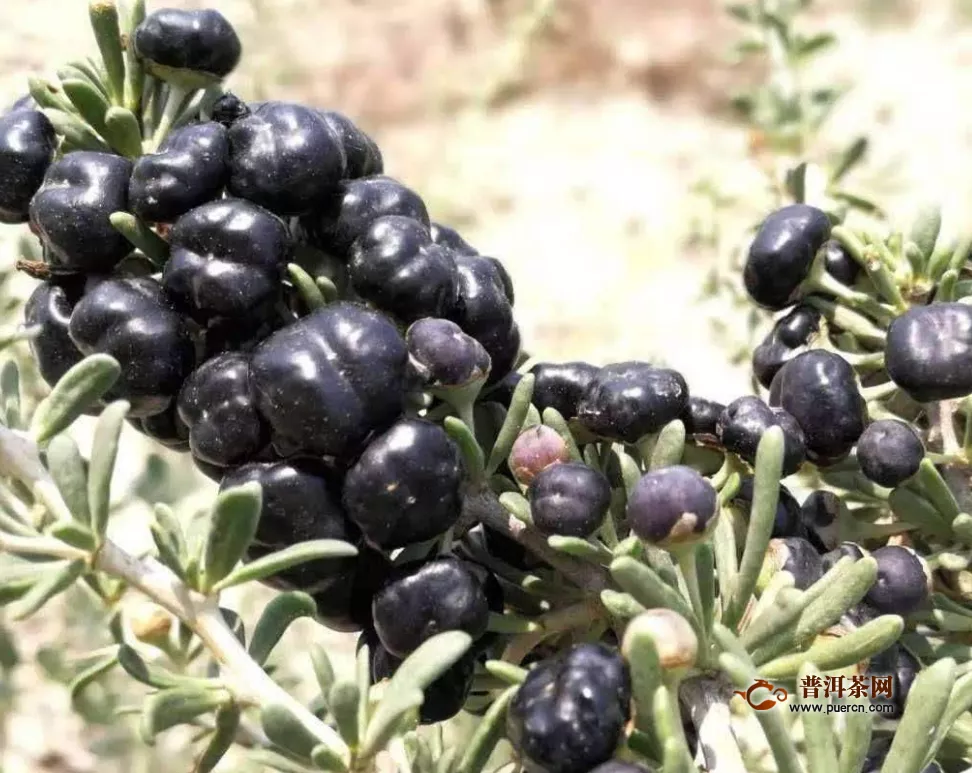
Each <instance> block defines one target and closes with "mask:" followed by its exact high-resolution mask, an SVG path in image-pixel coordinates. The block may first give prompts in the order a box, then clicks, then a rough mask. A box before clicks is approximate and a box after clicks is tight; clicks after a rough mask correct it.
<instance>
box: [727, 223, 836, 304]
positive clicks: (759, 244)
mask: <svg viewBox="0 0 972 773" xmlns="http://www.w3.org/2000/svg"><path fill="white" fill-rule="evenodd" d="M830 228H831V225H830V220H829V218H828V217H827V215H826V214H825V213H824V212H823V211H821V210H819V209H817V208H816V207H811V206H808V205H807V204H790V205H788V206H785V207H783V208H781V209H778V210H776V211H775V212H773V213H772V214H771V215H770V216H769V217H767V218H766V220H764V221H763V224H762V225H761V226H760V228H759V231H758V232H757V233H756V237H755V238H754V239H753V243H752V245H751V246H750V248H749V254H748V256H747V258H746V266H745V268H744V269H743V282H744V283H745V285H746V291H747V292H748V293H749V295H750V297H751V298H752V299H753V300H754V301H755V302H756V303H758V304H759V305H760V306H764V307H766V308H768V309H784V308H786V307H787V306H789V305H790V303H792V301H793V296H794V295H795V293H796V290H797V288H798V287H799V286H800V283H801V282H803V280H804V279H806V278H807V275H808V274H809V273H810V267H811V265H812V264H813V260H814V258H815V257H816V255H817V252H818V251H819V250H820V248H821V247H822V246H823V245H824V242H826V241H827V239H829V238H830Z"/></svg>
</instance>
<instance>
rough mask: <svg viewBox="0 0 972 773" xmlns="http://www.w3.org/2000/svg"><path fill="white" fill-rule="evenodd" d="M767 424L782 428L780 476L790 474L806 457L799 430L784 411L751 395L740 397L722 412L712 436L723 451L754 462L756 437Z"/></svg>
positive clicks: (792, 419) (803, 442)
mask: <svg viewBox="0 0 972 773" xmlns="http://www.w3.org/2000/svg"><path fill="white" fill-rule="evenodd" d="M770 427H779V428H780V429H781V430H783V476H784V477H786V476H787V475H792V474H793V473H795V472H796V471H797V470H799V469H800V465H801V464H803V462H804V460H805V459H806V456H807V449H806V443H805V441H804V437H803V430H802V429H801V428H800V425H799V424H797V422H796V419H794V418H793V417H792V416H791V415H790V414H788V413H787V412H786V411H784V410H782V409H780V408H770V407H769V406H768V405H767V404H766V403H764V402H763V401H762V400H760V399H759V398H758V397H755V396H747V397H740V398H739V399H737V400H733V401H732V402H731V403H729V405H728V406H727V407H726V409H725V410H724V411H723V412H722V415H721V416H720V417H719V422H718V425H717V427H716V436H717V437H718V438H719V441H720V442H721V443H722V445H723V446H724V447H725V448H726V450H727V451H732V452H733V453H735V454H738V455H739V456H740V457H742V458H743V459H745V460H746V461H747V462H749V463H750V464H754V463H755V462H756V449H757V448H758V447H759V441H760V440H761V439H762V437H763V433H765V432H766V431H767V430H768V429H770Z"/></svg>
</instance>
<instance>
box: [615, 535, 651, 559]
mask: <svg viewBox="0 0 972 773" xmlns="http://www.w3.org/2000/svg"><path fill="white" fill-rule="evenodd" d="M611 552H612V553H614V557H615V558H621V557H622V556H627V557H629V558H634V559H635V560H637V559H638V558H640V557H641V556H642V555H643V554H644V547H643V545H642V544H641V540H640V539H638V537H637V535H635V534H632V535H631V536H630V537H625V538H624V539H623V540H621V541H620V542H619V543H618V544H617V545H615V546H614V550H613V551H611Z"/></svg>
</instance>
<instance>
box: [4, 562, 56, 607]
mask: <svg viewBox="0 0 972 773" xmlns="http://www.w3.org/2000/svg"><path fill="white" fill-rule="evenodd" d="M48 571H49V569H48V568H47V567H46V566H42V567H41V568H38V569H37V575H36V576H35V577H31V576H29V575H25V576H22V577H12V578H9V579H8V578H0V607H5V606H7V605H8V604H12V603H13V602H15V601H18V600H19V599H22V598H23V597H24V596H25V595H27V591H29V590H30V589H31V588H32V587H34V585H35V583H36V582H37V581H38V580H39V579H40V575H41V572H43V574H45V575H46V574H47V572H48Z"/></svg>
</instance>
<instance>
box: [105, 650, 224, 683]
mask: <svg viewBox="0 0 972 773" xmlns="http://www.w3.org/2000/svg"><path fill="white" fill-rule="evenodd" d="M117 658H118V665H120V666H121V667H122V668H123V669H124V670H125V673H127V674H128V675H129V676H130V677H132V679H134V680H135V681H137V682H141V683H142V684H146V685H148V686H149V687H155V688H156V689H158V690H167V689H176V688H178V689H190V690H197V691H199V690H211V689H212V688H213V687H216V686H217V685H218V684H219V683H218V682H217V681H215V680H213V679H201V678H199V677H193V676H183V675H181V674H174V673H172V672H171V671H168V670H166V669H165V668H162V667H161V666H157V665H155V664H154V663H147V662H146V661H145V660H144V659H143V658H142V656H141V655H139V654H138V652H137V651H136V650H135V649H133V648H132V647H130V646H129V645H127V644H123V645H121V646H120V647H119V648H118V655H117Z"/></svg>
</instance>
